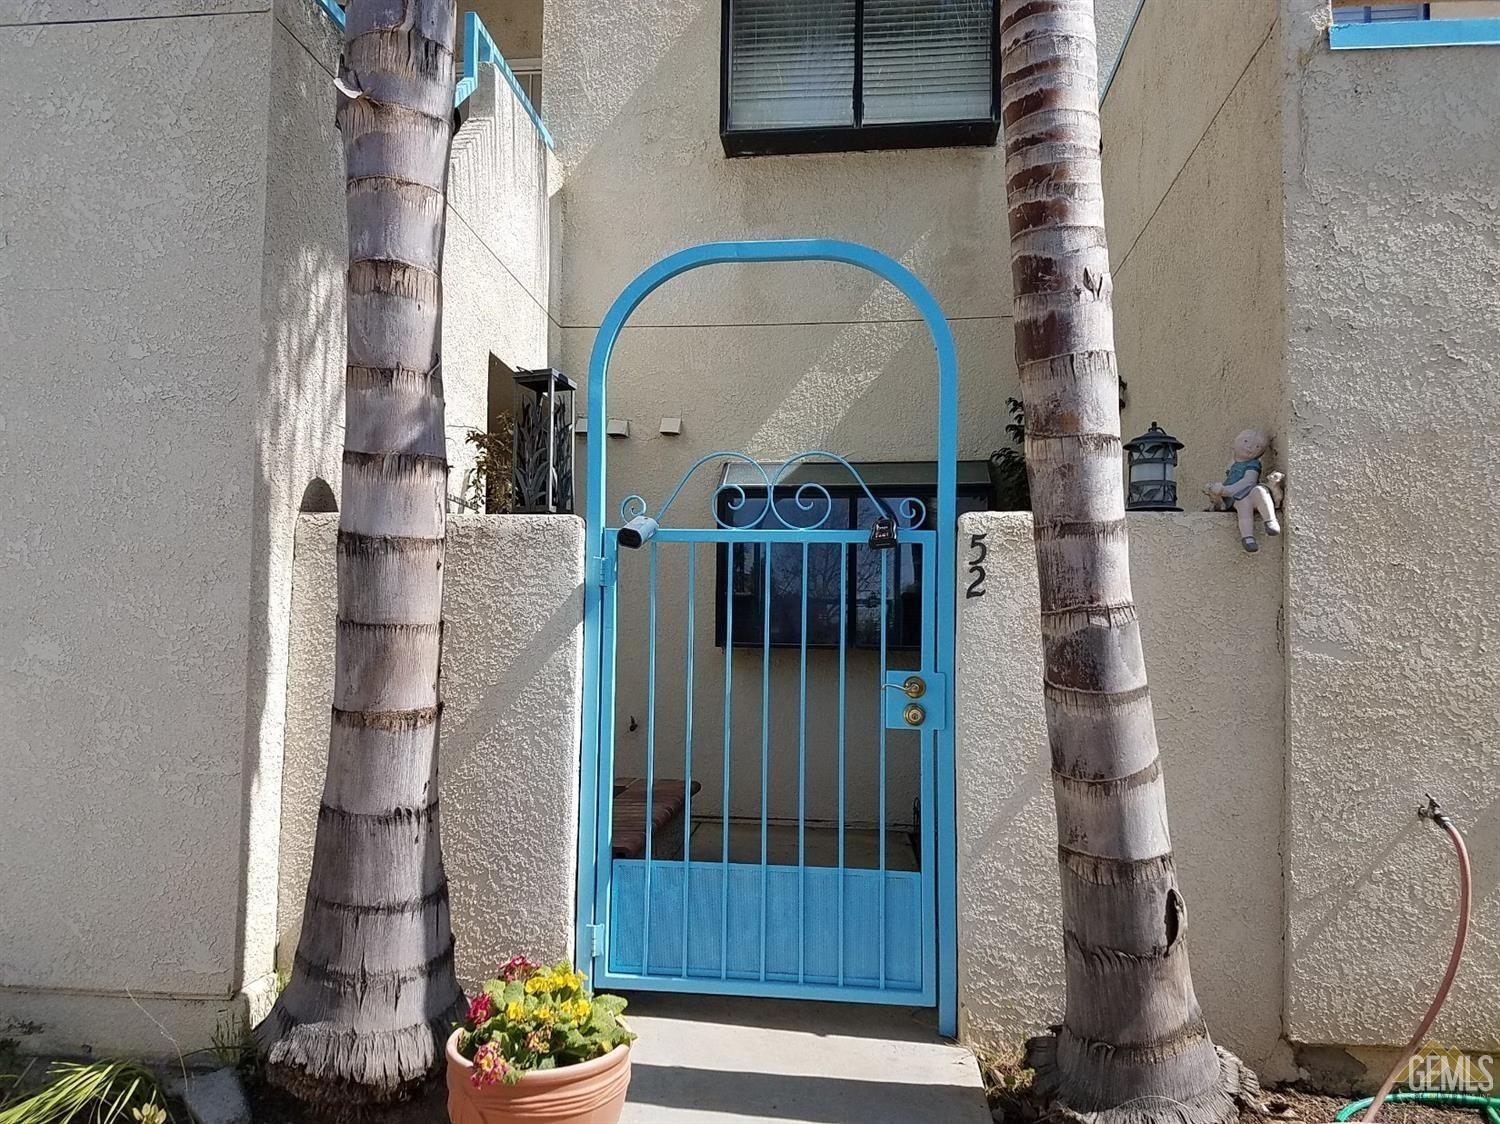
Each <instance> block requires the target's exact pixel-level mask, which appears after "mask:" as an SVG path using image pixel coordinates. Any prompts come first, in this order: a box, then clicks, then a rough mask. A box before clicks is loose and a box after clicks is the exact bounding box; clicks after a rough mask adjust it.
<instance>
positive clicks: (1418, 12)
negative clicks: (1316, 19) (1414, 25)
mask: <svg viewBox="0 0 1500 1124" xmlns="http://www.w3.org/2000/svg"><path fill="white" fill-rule="evenodd" d="M1426 18H1427V5H1426V4H1335V5H1334V8H1333V20H1334V22H1335V23H1383V22H1384V21H1386V20H1425V19H1426Z"/></svg>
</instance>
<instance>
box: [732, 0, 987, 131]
mask: <svg viewBox="0 0 1500 1124" xmlns="http://www.w3.org/2000/svg"><path fill="white" fill-rule="evenodd" d="M723 2H724V67H723V83H724V90H723V105H722V132H723V135H724V142H725V148H726V149H727V150H729V151H730V152H731V154H741V153H749V152H758V151H767V152H768V151H784V152H797V151H820V150H838V149H849V148H874V147H897V146H906V145H927V144H963V143H969V144H991V143H994V139H995V135H996V133H997V131H998V124H997V122H996V119H995V113H994V93H995V57H994V56H995V6H994V0H723ZM745 138H751V139H750V140H748V141H746V140H745Z"/></svg>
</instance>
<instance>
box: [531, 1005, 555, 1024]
mask: <svg viewBox="0 0 1500 1124" xmlns="http://www.w3.org/2000/svg"><path fill="white" fill-rule="evenodd" d="M536 1017H537V1018H538V1019H540V1020H541V1021H542V1022H544V1023H550V1022H551V1021H552V1020H553V1019H555V1018H556V1017H557V1015H556V1013H555V1012H554V1011H553V1010H552V1008H551V1007H538V1008H537V1009H536Z"/></svg>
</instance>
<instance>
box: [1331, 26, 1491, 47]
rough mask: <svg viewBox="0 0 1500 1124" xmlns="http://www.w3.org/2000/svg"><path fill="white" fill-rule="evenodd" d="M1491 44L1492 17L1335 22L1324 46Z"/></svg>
mask: <svg viewBox="0 0 1500 1124" xmlns="http://www.w3.org/2000/svg"><path fill="white" fill-rule="evenodd" d="M1495 45H1500V19H1494V18H1488V19H1458V20H1431V19H1429V20H1383V21H1380V22H1378V23H1336V24H1334V25H1333V26H1332V27H1331V28H1329V31H1328V46H1329V47H1330V48H1331V49H1333V50H1335V51H1372V50H1382V49H1388V48H1392V47H1482V46H1495Z"/></svg>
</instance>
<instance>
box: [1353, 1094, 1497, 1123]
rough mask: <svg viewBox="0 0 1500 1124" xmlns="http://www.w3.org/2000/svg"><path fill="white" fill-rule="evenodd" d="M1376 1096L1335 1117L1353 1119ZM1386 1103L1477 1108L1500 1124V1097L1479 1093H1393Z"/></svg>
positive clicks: (1489, 1118) (1367, 1098)
mask: <svg viewBox="0 0 1500 1124" xmlns="http://www.w3.org/2000/svg"><path fill="white" fill-rule="evenodd" d="M1374 1103H1375V1098H1374V1097H1366V1098H1365V1099H1364V1100H1362V1101H1355V1102H1354V1103H1353V1104H1347V1105H1345V1106H1344V1107H1343V1108H1341V1109H1339V1111H1338V1115H1337V1116H1335V1117H1334V1119H1335V1120H1337V1121H1345V1120H1353V1119H1354V1117H1356V1116H1357V1115H1359V1114H1360V1113H1361V1112H1363V1111H1364V1110H1365V1109H1367V1108H1369V1107H1370V1105H1372V1104H1374ZM1385 1103H1386V1104H1428V1105H1435V1106H1438V1107H1441V1108H1477V1109H1478V1110H1479V1111H1480V1112H1481V1113H1482V1114H1483V1115H1484V1118H1485V1120H1487V1121H1488V1122H1489V1124H1500V1097H1485V1096H1481V1095H1480V1094H1478V1093H1392V1094H1391V1095H1390V1096H1388V1097H1386V1099H1385Z"/></svg>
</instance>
